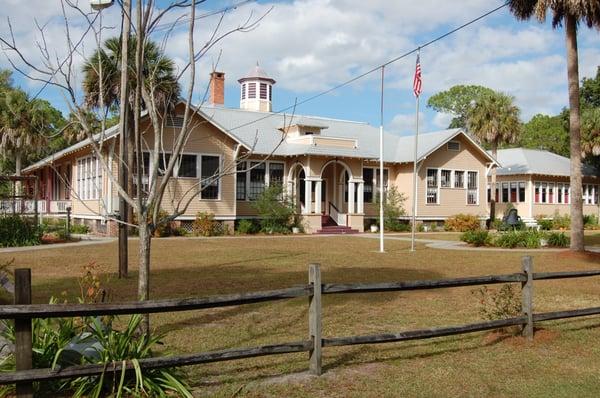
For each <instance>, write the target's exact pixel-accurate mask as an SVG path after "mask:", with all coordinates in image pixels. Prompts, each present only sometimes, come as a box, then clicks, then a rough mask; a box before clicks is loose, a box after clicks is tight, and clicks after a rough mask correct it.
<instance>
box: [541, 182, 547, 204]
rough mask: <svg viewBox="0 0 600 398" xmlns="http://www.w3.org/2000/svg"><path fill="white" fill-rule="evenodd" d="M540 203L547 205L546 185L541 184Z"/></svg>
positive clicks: (544, 183)
mask: <svg viewBox="0 0 600 398" xmlns="http://www.w3.org/2000/svg"><path fill="white" fill-rule="evenodd" d="M542 203H548V183H546V182H543V183H542Z"/></svg>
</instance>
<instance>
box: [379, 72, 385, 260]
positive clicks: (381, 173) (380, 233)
mask: <svg viewBox="0 0 600 398" xmlns="http://www.w3.org/2000/svg"><path fill="white" fill-rule="evenodd" d="M384 73H385V66H382V67H381V102H380V109H379V117H380V122H379V252H380V253H383V252H384V251H385V250H384V244H383V229H384V226H385V225H384V221H383V201H384V196H383V195H384V192H383V80H384V76H385V75H384Z"/></svg>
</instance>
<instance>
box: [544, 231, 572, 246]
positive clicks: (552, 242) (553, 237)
mask: <svg viewBox="0 0 600 398" xmlns="http://www.w3.org/2000/svg"><path fill="white" fill-rule="evenodd" d="M569 243H570V239H569V237H568V236H567V235H565V233H564V232H551V233H550V234H549V235H548V246H551V247H568V246H569Z"/></svg>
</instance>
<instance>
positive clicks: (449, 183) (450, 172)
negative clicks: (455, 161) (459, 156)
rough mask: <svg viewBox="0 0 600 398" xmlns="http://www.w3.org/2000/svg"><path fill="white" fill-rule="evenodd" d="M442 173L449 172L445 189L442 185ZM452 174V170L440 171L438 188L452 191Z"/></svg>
mask: <svg viewBox="0 0 600 398" xmlns="http://www.w3.org/2000/svg"><path fill="white" fill-rule="evenodd" d="M443 171H447V172H449V179H448V186H447V187H445V186H443V185H442V174H443V173H442V172H443ZM453 174H454V170H452V169H440V188H443V189H452V188H454V186H453V184H452V183H453V178H452V176H453Z"/></svg>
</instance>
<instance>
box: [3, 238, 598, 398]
mask: <svg viewBox="0 0 600 398" xmlns="http://www.w3.org/2000/svg"><path fill="white" fill-rule="evenodd" d="M422 235H425V236H426V237H430V236H433V235H434V234H422ZM439 235H440V236H446V234H439ZM599 237H600V233H599V232H596V234H588V235H587V236H586V239H588V240H589V239H592V240H596V239H599ZM440 239H444V238H443V237H440ZM409 245H410V243H409V242H405V241H398V240H390V241H388V242H386V253H385V254H379V253H376V250H377V248H378V243H377V240H375V239H364V238H360V237H330V238H307V237H281V238H224V239H210V240H209V239H181V238H178V239H156V240H154V241H153V252H152V264H153V270H152V280H151V290H152V293H151V295H152V296H153V297H154V298H174V297H188V296H205V295H211V294H226V293H233V292H246V291H256V290H264V289H275V288H282V287H288V286H291V285H294V284H301V283H306V281H307V278H308V276H307V268H308V267H307V264H308V263H309V262H319V263H321V267H322V276H323V281H324V282H325V283H327V282H375V281H391V280H407V279H437V278H448V277H458V276H468V275H484V274H495V273H510V272H516V271H518V270H519V269H520V258H521V253H519V252H516V251H511V252H494V253H481V252H468V253H467V255H465V252H462V251H453V250H448V251H446V250H436V249H428V248H425V246H423V245H422V244H419V245H418V246H417V252H416V253H413V254H411V253H409V252H408V247H409ZM136 252H137V243H136V242H135V241H131V242H130V264H131V266H130V270H131V276H130V278H128V279H125V280H119V279H117V278H116V277H115V276H114V275H115V274H114V272H115V271H116V261H117V256H116V243H105V244H98V245H93V246H82V247H80V248H76V249H75V248H64V249H58V248H48V249H44V250H35V251H33V250H32V251H26V252H20V253H15V254H10V253H0V263H1V262H3V261H6V260H9V259H10V258H12V257H16V259H15V264H14V266H15V267H30V268H31V269H32V279H33V299H34V301H35V302H47V300H48V298H49V296H51V295H55V296H56V295H60V294H61V293H62V292H66V293H67V295H69V296H76V295H77V294H78V285H77V282H76V276H78V275H80V274H81V268H82V267H83V266H84V265H86V264H87V263H88V262H90V261H96V262H97V263H98V265H99V267H100V269H102V270H103V271H104V275H103V277H104V278H107V279H109V280H110V281H109V282H108V283H106V285H107V286H108V287H109V288H110V292H111V294H110V299H111V300H112V301H121V300H132V299H135V291H136V286H137V281H136V278H137V270H136V267H135V263H136V261H137V256H136ZM533 256H534V266H535V269H536V270H537V271H555V270H580V269H593V268H598V267H599V265H600V256H599V255H593V254H587V255H586V254H581V255H573V254H570V253H541V252H540V253H535V254H534V255H533ZM599 280H600V279H599V278H588V279H579V280H577V279H571V280H562V281H544V282H537V283H536V285H535V302H534V303H535V308H536V311H548V310H560V309H569V308H581V307H588V306H600V295H599V294H598V293H599V292H600V283H599ZM471 291H472V289H471V288H455V289H442V290H431V291H416V292H405V293H381V294H361V295H333V296H325V297H324V298H323V305H324V310H323V311H324V314H323V334H324V336H326V337H331V336H347V335H355V334H370V333H379V332H386V331H400V330H408V329H415V328H423V327H433V326H446V325H454V324H461V323H466V322H474V321H477V320H480V319H481V318H480V315H479V304H478V303H477V302H476V299H475V297H474V296H473V294H472V293H471ZM152 325H153V327H155V328H157V329H159V330H160V331H165V332H167V337H166V339H165V343H166V344H165V351H164V353H165V354H173V353H192V352H201V351H208V350H218V349H225V348H234V347H249V346H255V345H260V344H270V343H278V342H285V341H295V340H303V339H306V338H307V302H306V299H294V300H288V301H280V302H274V303H261V304H253V305H249V306H244V307H231V308H222V309H214V310H204V311H193V312H185V313H168V314H159V315H154V316H153V317H152ZM538 326H541V327H543V328H544V329H543V330H540V331H538V334H537V337H536V340H535V341H534V343H533V344H529V343H527V342H526V341H524V340H523V339H521V338H520V337H510V336H505V335H501V334H498V333H476V334H471V335H463V336H457V337H447V338H439V339H434V340H423V341H415V342H408V343H396V344H383V345H372V346H352V347H339V348H327V349H325V350H324V358H323V363H324V367H325V371H326V373H325V375H324V376H323V377H321V378H311V377H309V376H306V375H305V374H304V373H303V372H305V371H306V369H307V365H308V362H307V355H306V354H290V355H284V356H274V357H263V358H254V359H247V360H240V361H231V362H221V363H214V364H208V365H202V366H194V367H190V368H187V371H188V373H189V376H190V380H191V384H192V385H194V386H195V393H196V394H197V395H198V396H219V397H230V396H233V395H236V396H247V397H262V396H274V397H275V396H277V397H278V396H287V397H306V396H317V397H319V396H321V397H325V396H327V397H330V396H334V397H363V396H372V397H381V396H451V395H460V396H510V395H519V396H534V397H536V396H539V397H542V396H578V397H586V396H590V397H591V396H596V395H597V391H598V389H599V388H600V377H599V376H598V375H600V346H598V345H597V344H596V343H595V342H597V341H599V339H600V318H598V317H590V318H586V319H572V320H564V321H560V322H549V323H544V324H540V325H538Z"/></svg>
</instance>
